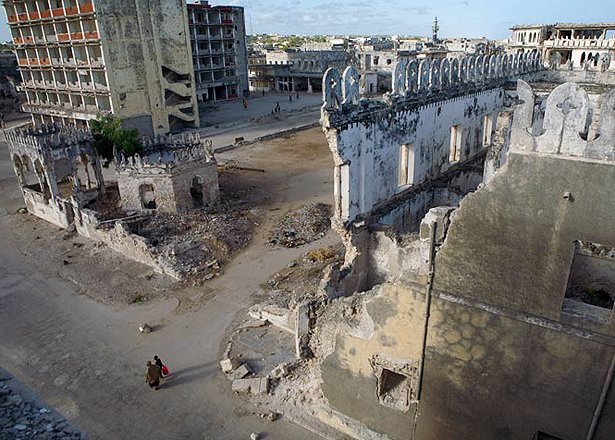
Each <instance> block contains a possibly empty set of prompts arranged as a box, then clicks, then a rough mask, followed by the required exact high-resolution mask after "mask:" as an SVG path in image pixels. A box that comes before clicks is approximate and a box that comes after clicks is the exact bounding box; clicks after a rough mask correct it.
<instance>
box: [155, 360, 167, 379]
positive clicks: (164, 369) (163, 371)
mask: <svg viewBox="0 0 615 440" xmlns="http://www.w3.org/2000/svg"><path fill="white" fill-rule="evenodd" d="M154 365H158V366H159V367H160V373H161V374H162V377H163V378H164V377H166V376H167V375H168V374H169V369H168V368H167V366H166V365H164V364H163V363H162V359H160V358H159V357H158V355H156V356H154Z"/></svg>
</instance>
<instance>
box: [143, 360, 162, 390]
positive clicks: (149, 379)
mask: <svg viewBox="0 0 615 440" xmlns="http://www.w3.org/2000/svg"><path fill="white" fill-rule="evenodd" d="M160 379H162V370H161V368H160V367H159V366H158V365H155V364H152V361H147V368H146V370H145V383H146V384H148V385H149V387H150V388H153V389H155V390H157V389H159V388H160Z"/></svg>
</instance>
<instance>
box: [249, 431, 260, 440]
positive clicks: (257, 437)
mask: <svg viewBox="0 0 615 440" xmlns="http://www.w3.org/2000/svg"><path fill="white" fill-rule="evenodd" d="M260 438H261V436H260V434H257V433H256V432H253V433H252V434H250V440H260Z"/></svg>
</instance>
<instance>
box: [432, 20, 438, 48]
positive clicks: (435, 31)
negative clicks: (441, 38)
mask: <svg viewBox="0 0 615 440" xmlns="http://www.w3.org/2000/svg"><path fill="white" fill-rule="evenodd" d="M439 30H440V27H439V26H438V17H436V18H435V19H434V21H433V26H432V27H431V31H432V36H431V38H432V40H433V42H434V43H437V42H438V31H439Z"/></svg>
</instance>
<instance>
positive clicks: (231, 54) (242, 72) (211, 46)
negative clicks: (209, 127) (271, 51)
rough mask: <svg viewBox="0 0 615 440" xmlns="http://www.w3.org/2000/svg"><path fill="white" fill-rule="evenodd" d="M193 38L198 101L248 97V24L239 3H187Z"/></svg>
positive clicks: (191, 36)
mask: <svg viewBox="0 0 615 440" xmlns="http://www.w3.org/2000/svg"><path fill="white" fill-rule="evenodd" d="M188 22H189V25H190V28H189V29H190V41H191V43H192V58H193V64H194V76H195V80H196V89H197V98H198V99H199V101H223V100H226V99H233V98H237V97H243V96H247V95H248V93H249V90H248V89H249V87H248V55H247V53H248V52H247V48H246V24H245V19H244V14H243V8H242V7H239V6H210V5H209V2H207V1H197V2H196V3H194V4H192V3H190V4H188Z"/></svg>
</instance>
